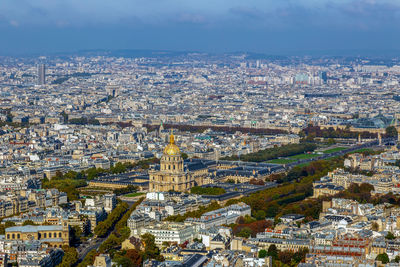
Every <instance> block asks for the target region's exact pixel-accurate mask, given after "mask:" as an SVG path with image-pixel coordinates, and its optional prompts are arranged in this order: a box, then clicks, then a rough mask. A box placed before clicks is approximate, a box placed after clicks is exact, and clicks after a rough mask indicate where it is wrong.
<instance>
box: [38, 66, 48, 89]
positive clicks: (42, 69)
mask: <svg viewBox="0 0 400 267" xmlns="http://www.w3.org/2000/svg"><path fill="white" fill-rule="evenodd" d="M45 83H46V65H44V64H39V66H38V84H39V85H43V84H45Z"/></svg>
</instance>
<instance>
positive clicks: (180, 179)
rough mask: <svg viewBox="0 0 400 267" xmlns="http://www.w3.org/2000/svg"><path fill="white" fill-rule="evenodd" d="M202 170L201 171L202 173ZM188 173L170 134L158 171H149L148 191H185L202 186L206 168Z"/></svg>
mask: <svg viewBox="0 0 400 267" xmlns="http://www.w3.org/2000/svg"><path fill="white" fill-rule="evenodd" d="M202 170H203V171H202ZM202 170H196V172H193V171H190V170H189V169H188V168H186V166H185V164H184V162H183V158H182V156H181V152H180V150H179V147H178V146H177V145H176V144H175V138H174V135H173V134H171V135H170V138H169V144H168V145H167V146H166V147H165V149H164V152H163V155H162V157H161V160H160V166H159V169H157V168H156V169H152V170H150V171H149V176H150V179H149V191H150V192H163V191H169V190H173V191H178V192H182V191H187V190H190V188H192V187H193V186H195V185H202V184H203V179H204V177H205V175H206V174H207V168H204V169H202Z"/></svg>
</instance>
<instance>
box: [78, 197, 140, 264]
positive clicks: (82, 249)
mask: <svg viewBox="0 0 400 267" xmlns="http://www.w3.org/2000/svg"><path fill="white" fill-rule="evenodd" d="M127 203H128V205H129V207H132V205H133V204H134V203H135V201H132V202H127ZM121 218H122V217H121ZM115 224H117V222H116V223H115ZM115 224H114V226H115ZM114 231H115V229H112V231H110V232H109V233H108V235H107V236H106V237H102V238H99V237H97V238H93V239H92V240H91V241H90V242H83V243H82V244H80V245H79V246H78V247H77V248H76V249H77V251H78V261H77V262H78V263H79V262H81V261H82V260H83V259H84V258H85V257H86V255H87V254H88V253H89V252H90V251H91V250H93V249H96V250H97V249H98V248H99V247H100V245H101V244H102V243H103V242H104V241H105V240H106V239H107V238H108V237H109V236H110V235H111V234H112V233H113V232H114Z"/></svg>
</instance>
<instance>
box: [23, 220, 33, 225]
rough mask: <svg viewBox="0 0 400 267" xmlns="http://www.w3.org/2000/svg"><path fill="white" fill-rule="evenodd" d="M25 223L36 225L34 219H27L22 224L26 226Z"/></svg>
mask: <svg viewBox="0 0 400 267" xmlns="http://www.w3.org/2000/svg"><path fill="white" fill-rule="evenodd" d="M25 225H36V224H35V223H34V222H33V221H32V220H26V221H24V223H23V224H22V226H25Z"/></svg>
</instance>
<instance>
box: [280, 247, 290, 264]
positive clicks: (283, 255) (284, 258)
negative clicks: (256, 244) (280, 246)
mask: <svg viewBox="0 0 400 267" xmlns="http://www.w3.org/2000/svg"><path fill="white" fill-rule="evenodd" d="M278 258H279V260H280V261H281V262H283V263H284V264H290V263H291V261H292V258H293V253H292V252H290V251H288V250H285V251H280V252H279V254H278Z"/></svg>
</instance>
